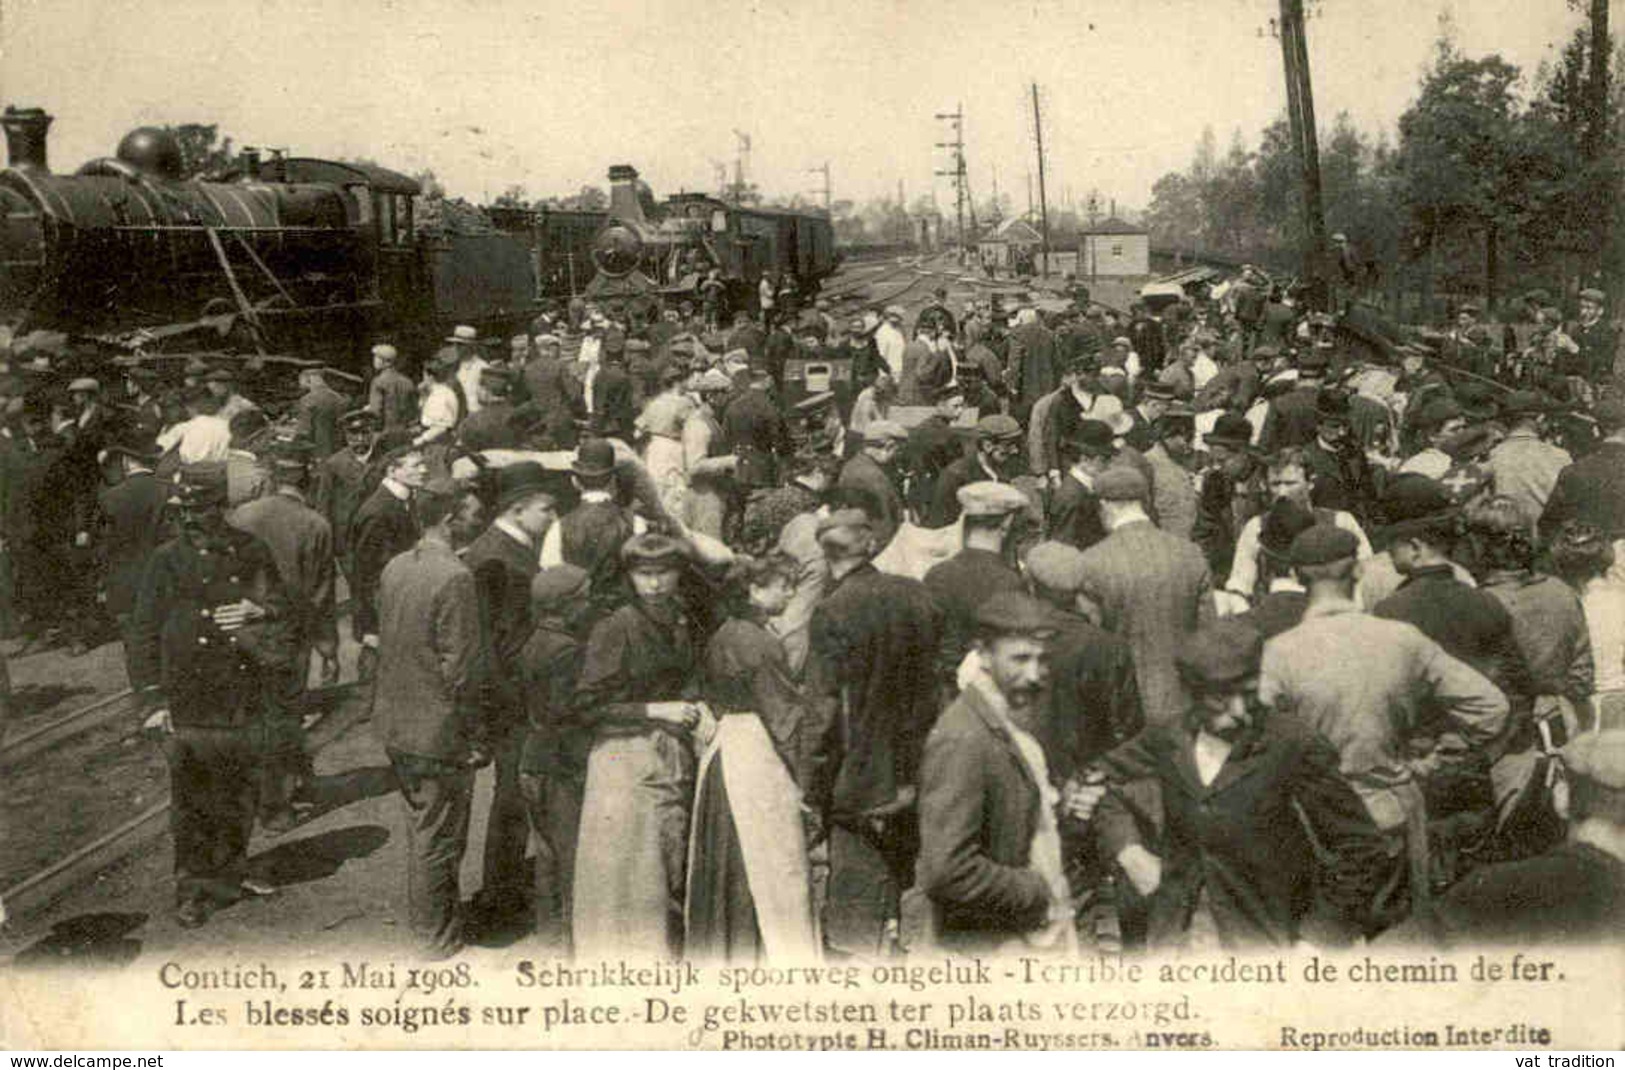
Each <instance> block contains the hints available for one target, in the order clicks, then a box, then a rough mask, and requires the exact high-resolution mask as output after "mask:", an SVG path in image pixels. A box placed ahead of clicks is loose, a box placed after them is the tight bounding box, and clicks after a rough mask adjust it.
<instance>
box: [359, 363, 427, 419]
mask: <svg viewBox="0 0 1625 1070" xmlns="http://www.w3.org/2000/svg"><path fill="white" fill-rule="evenodd" d="M367 408H369V409H371V410H372V411H373V412H375V413H377V414H378V419H379V420H380V421H382V422H383V428H384V432H385V433H386V434H387V433H389V432H391V431H400V430H402V429H404V428H408V427H411V426H412V425H413V424H415V423H417V422H418V388H417V386H416V384H414V383H413V382H412V380H410V379H408V378H407V377H406V376H404V375H402V374H401V373H400V372H398V371H396V370H395V369H394V368H385V369H384V370H383V371H381V372H379V373H378V374H377V375H375V376H373V378H372V383H371V385H369V386H368V387H367Z"/></svg>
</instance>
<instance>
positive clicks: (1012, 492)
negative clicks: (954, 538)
mask: <svg viewBox="0 0 1625 1070" xmlns="http://www.w3.org/2000/svg"><path fill="white" fill-rule="evenodd" d="M959 506H960V509H961V511H962V513H963V516H964V524H963V525H962V529H961V535H960V539H961V549H960V551H959V552H958V553H956V554H955V555H954V556H952V557H950V558H948V559H947V560H946V561H939V562H938V563H937V564H935V565H932V566H931V568H930V570H929V571H928V572H926V574H925V579H924V582H925V587H926V590H928V591H930V592H931V597H933V598H935V599H936V602H937V608H938V609H939V610H940V611H941V612H942V623H943V629H942V646H941V648H940V651H939V655H938V659H937V678H938V681H939V684H940V687H941V689H942V694H944V695H952V694H954V693H955V692H956V691H957V690H958V685H957V684H956V682H955V681H956V678H957V675H958V672H959V664H960V662H962V661H964V660H965V654H966V653H967V652H968V651H969V650H970V648H971V638H972V636H973V635H974V634H975V630H976V627H975V625H976V612H977V610H978V609H979V608H981V606H982V604H983V603H984V602H986V601H987V600H988V599H989V598H991V597H992V596H993V595H995V594H998V593H999V592H1001V591H1020V590H1022V583H1021V574H1020V573H1019V572H1017V571H1016V569H1015V567H1014V566H1013V565H1012V564H1011V561H1012V555H1011V550H1012V546H1011V543H1012V534H1013V532H1014V531H1015V528H1016V523H1017V521H1018V519H1019V518H1020V515H1021V514H1022V512H1024V511H1025V510H1026V508H1027V496H1026V495H1025V494H1023V493H1021V491H1019V490H1017V489H1016V488H1015V487H1012V486H1011V485H1010V484H1008V483H995V482H991V481H985V482H981V483H970V484H967V485H965V486H963V487H961V488H960V489H959Z"/></svg>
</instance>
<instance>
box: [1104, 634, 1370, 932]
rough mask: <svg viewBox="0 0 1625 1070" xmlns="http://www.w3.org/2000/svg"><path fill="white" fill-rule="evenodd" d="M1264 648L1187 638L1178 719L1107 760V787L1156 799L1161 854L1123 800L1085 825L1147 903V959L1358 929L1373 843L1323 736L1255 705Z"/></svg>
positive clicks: (1244, 637) (1254, 640)
mask: <svg viewBox="0 0 1625 1070" xmlns="http://www.w3.org/2000/svg"><path fill="white" fill-rule="evenodd" d="M1262 646H1263V641H1262V638H1261V637H1260V636H1259V634H1258V633H1257V632H1256V631H1254V630H1253V629H1252V628H1251V627H1250V626H1248V625H1247V624H1244V623H1241V622H1239V621H1232V620H1226V621H1220V622H1218V623H1216V624H1214V625H1212V626H1210V627H1206V628H1203V629H1201V630H1200V631H1197V632H1195V633H1193V634H1191V635H1189V636H1187V637H1185V638H1184V639H1183V640H1182V641H1181V643H1180V646H1179V651H1178V654H1177V655H1176V663H1177V665H1178V670H1179V674H1180V678H1181V679H1182V681H1183V682H1184V685H1185V688H1186V689H1187V690H1188V692H1189V695H1190V698H1189V700H1188V704H1187V705H1186V706H1185V707H1184V709H1183V711H1182V713H1181V715H1180V716H1179V717H1178V718H1177V719H1175V720H1174V721H1171V722H1167V723H1164V724H1160V725H1154V726H1152V727H1151V728H1149V729H1148V730H1147V731H1145V732H1144V733H1142V734H1141V735H1139V736H1138V737H1136V738H1135V739H1134V740H1131V741H1130V742H1129V743H1127V744H1125V745H1124V746H1122V747H1119V748H1117V749H1116V750H1114V751H1112V752H1111V753H1110V754H1108V755H1107V756H1106V758H1105V759H1104V760H1105V763H1106V765H1107V767H1108V768H1109V770H1110V776H1111V780H1112V782H1113V783H1114V784H1119V785H1123V784H1128V783H1132V782H1133V781H1135V780H1139V779H1143V778H1147V777H1149V778H1154V779H1155V780H1156V781H1157V783H1159V784H1160V785H1161V788H1162V792H1161V797H1162V809H1163V814H1164V824H1163V835H1162V838H1161V846H1160V847H1159V848H1157V851H1158V852H1160V853H1153V851H1152V850H1151V848H1150V847H1148V846H1147V845H1146V844H1145V843H1144V838H1143V835H1142V833H1141V831H1140V829H1141V825H1140V823H1139V820H1138V817H1139V816H1140V815H1136V814H1135V813H1134V812H1133V811H1132V810H1131V808H1130V807H1129V806H1127V805H1125V802H1124V799H1125V796H1124V794H1122V792H1121V788H1119V789H1118V790H1117V791H1114V792H1111V793H1108V794H1106V795H1105V797H1104V798H1102V799H1101V800H1100V805H1099V811H1098V813H1096V815H1095V817H1094V824H1095V828H1096V830H1097V833H1098V835H1099V838H1100V841H1101V846H1102V853H1103V854H1104V855H1105V856H1106V857H1108V858H1112V859H1115V860H1116V861H1117V863H1118V865H1120V866H1121V867H1122V868H1123V871H1124V873H1125V874H1126V875H1127V877H1128V880H1129V883H1130V885H1132V887H1133V889H1134V890H1135V891H1136V892H1138V893H1139V895H1141V896H1144V897H1146V898H1148V899H1149V900H1150V904H1149V905H1150V917H1149V924H1148V934H1147V943H1148V945H1149V946H1151V947H1153V948H1161V949H1175V948H1183V949H1187V950H1192V951H1198V950H1212V949H1217V947H1220V946H1222V947H1226V948H1234V947H1238V946H1241V947H1246V946H1259V945H1269V946H1275V947H1285V946H1288V945H1291V944H1293V943H1296V942H1298V941H1300V940H1302V941H1308V942H1311V943H1314V944H1316V945H1321V946H1335V945H1340V944H1347V943H1349V942H1351V941H1352V940H1353V939H1354V938H1355V937H1357V936H1360V935H1362V930H1363V929H1364V927H1365V926H1364V911H1365V909H1366V907H1367V904H1368V903H1369V901H1370V899H1371V897H1372V895H1373V894H1374V893H1375V891H1376V889H1377V887H1378V883H1379V881H1380V879H1381V876H1382V868H1383V864H1384V862H1385V861H1386V859H1385V857H1384V852H1383V842H1382V839H1381V836H1380V835H1379V833H1378V831H1377V828H1376V825H1375V823H1374V822H1373V821H1372V819H1371V816H1370V814H1369V813H1367V811H1366V809H1365V807H1364V806H1362V805H1361V801H1360V798H1359V796H1358V795H1356V794H1355V792H1354V790H1353V789H1352V788H1351V787H1350V786H1349V784H1348V782H1347V781H1346V780H1345V779H1344V778H1343V776H1342V775H1341V774H1340V773H1339V772H1338V754H1337V749H1336V747H1335V746H1334V745H1333V743H1332V742H1331V741H1330V740H1329V739H1328V738H1327V737H1326V735H1325V734H1323V733H1322V732H1321V731H1319V730H1318V729H1317V728H1316V727H1315V726H1314V725H1312V724H1310V723H1308V722H1307V721H1306V720H1304V719H1303V718H1300V717H1297V716H1294V715H1293V714H1291V713H1289V712H1283V711H1279V710H1271V709H1270V707H1269V705H1268V704H1267V702H1266V701H1265V700H1263V699H1261V697H1260V694H1259V686H1260V685H1259V660H1260V655H1261V652H1262ZM1097 790H1098V789H1097ZM1300 820H1301V822H1302V823H1300ZM1305 823H1306V824H1307V825H1308V827H1309V829H1310V830H1312V832H1310V831H1307V830H1306V829H1305ZM1311 836H1312V837H1313V838H1312V839H1311Z"/></svg>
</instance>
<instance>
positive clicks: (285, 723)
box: [229, 439, 339, 832]
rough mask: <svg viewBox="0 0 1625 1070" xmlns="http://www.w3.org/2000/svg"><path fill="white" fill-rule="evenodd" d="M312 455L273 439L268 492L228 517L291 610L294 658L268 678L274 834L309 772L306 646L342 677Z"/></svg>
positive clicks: (265, 801) (328, 535) (265, 813)
mask: <svg viewBox="0 0 1625 1070" xmlns="http://www.w3.org/2000/svg"><path fill="white" fill-rule="evenodd" d="M310 461H311V453H310V446H309V444H308V443H306V442H305V441H304V440H303V439H289V440H284V441H280V442H278V443H275V444H273V446H272V448H271V487H272V491H271V493H270V494H267V495H264V496H263V497H260V498H256V499H255V500H253V501H251V502H245V503H243V504H242V505H240V506H238V507H237V508H236V509H233V510H232V512H231V516H230V518H229V519H230V521H231V525H232V527H234V528H237V529H239V530H241V531H246V532H248V533H249V534H250V535H253V536H254V537H255V538H257V539H259V540H260V541H261V542H263V543H264V544H265V546H266V548H267V549H269V550H270V551H271V559H272V560H273V561H274V562H275V563H276V568H277V575H278V577H279V578H280V579H281V581H282V584H283V587H284V589H285V590H286V592H287V594H288V598H289V600H290V602H291V603H292V605H293V609H294V614H293V615H292V617H291V618H290V620H289V621H288V633H289V639H290V641H291V642H292V643H294V644H295V651H296V656H295V658H294V660H293V663H292V665H290V666H289V668H288V671H287V672H286V673H284V674H281V675H280V676H278V677H277V678H275V679H272V680H270V681H269V683H270V684H271V685H272V686H273V688H274V692H273V696H274V698H275V709H274V712H273V713H272V714H271V718H272V723H271V724H268V725H267V733H266V735H267V747H266V755H265V770H264V777H265V779H264V781H263V784H262V788H261V793H260V813H261V816H262V818H263V819H264V824H265V827H266V829H267V830H268V831H271V832H286V831H287V830H288V829H290V828H292V827H293V825H294V820H295V818H294V805H295V800H296V799H297V798H299V797H300V796H302V795H303V794H304V792H305V789H306V788H307V787H308V785H309V780H310V777H311V768H310V759H309V757H308V756H307V755H306V754H305V750H304V731H303V728H302V727H301V724H300V712H299V711H300V707H299V696H300V695H301V694H303V693H304V690H305V681H306V679H307V677H308V675H309V674H308V665H309V661H310V657H309V651H312V650H314V651H315V652H316V656H317V657H318V658H319V659H320V660H321V664H322V672H321V676H322V680H323V682H325V683H329V684H332V683H337V682H338V675H339V630H338V616H337V613H336V610H335V608H334V606H335V601H334V572H333V528H332V525H330V524H329V523H328V521H327V518H326V517H324V516H323V515H322V514H321V513H319V512H317V511H316V510H315V509H313V508H311V506H310V503H309V501H308V499H307V498H306V495H307V494H308V493H309V489H310Z"/></svg>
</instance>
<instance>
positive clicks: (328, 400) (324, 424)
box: [294, 368, 350, 464]
mask: <svg viewBox="0 0 1625 1070" xmlns="http://www.w3.org/2000/svg"><path fill="white" fill-rule="evenodd" d="M299 386H300V387H301V388H302V389H303V390H304V393H303V394H301V395H300V396H299V400H298V401H297V402H295V403H294V414H295V420H296V422H295V424H294V433H295V434H296V435H298V436H299V437H300V438H303V439H308V440H309V441H310V444H311V445H312V446H313V447H314V448H315V453H314V454H313V455H312V459H313V460H314V461H315V462H316V463H317V464H320V463H321V462H323V461H325V460H327V458H329V457H331V456H332V455H333V451H334V450H337V449H338V448H339V443H340V441H341V439H340V431H339V420H340V418H342V417H343V415H344V411H345V410H346V409H348V408H349V407H350V406H349V399H348V398H346V397H345V396H344V395H343V394H340V393H339V392H338V391H337V390H334V389H333V388H332V387H331V386H328V385H327V374H326V369H324V368H303V369H301V370H300V372H299Z"/></svg>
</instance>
